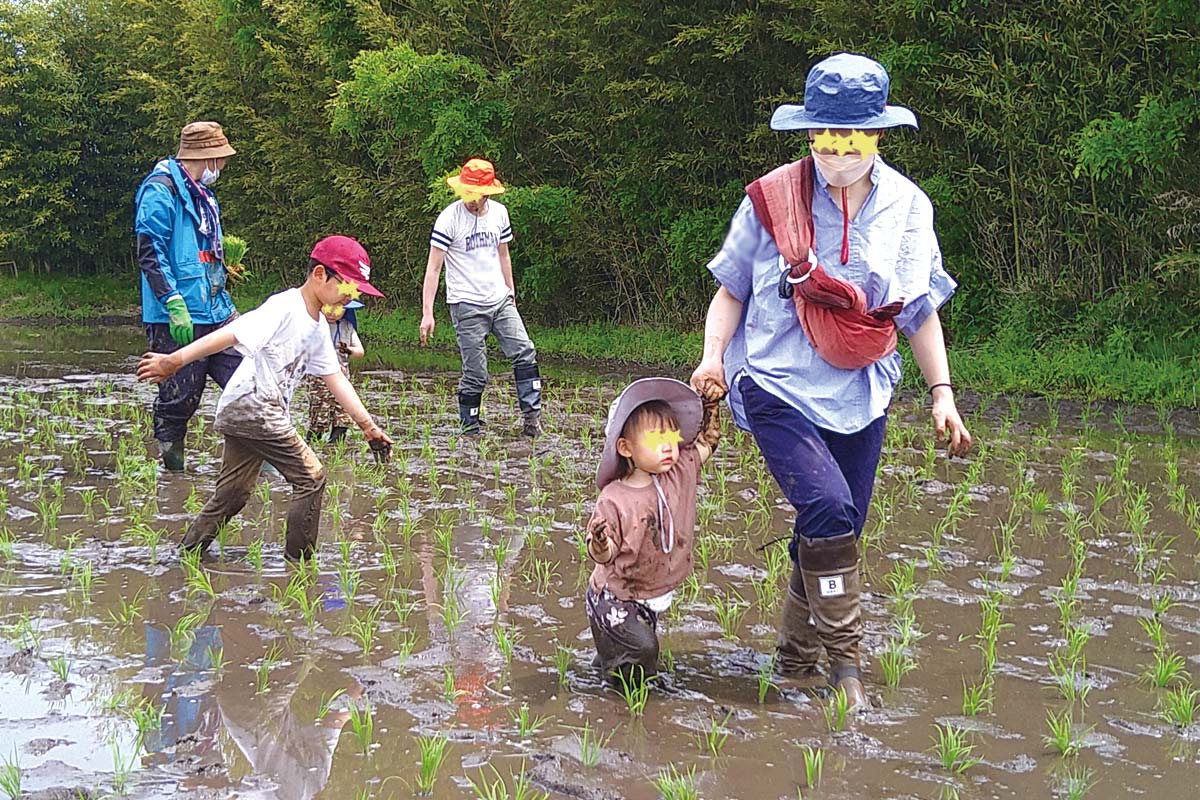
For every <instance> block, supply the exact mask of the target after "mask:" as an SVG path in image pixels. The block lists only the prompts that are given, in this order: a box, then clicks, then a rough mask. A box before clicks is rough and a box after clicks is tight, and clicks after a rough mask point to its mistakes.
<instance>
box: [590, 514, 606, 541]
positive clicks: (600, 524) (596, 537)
mask: <svg viewBox="0 0 1200 800" xmlns="http://www.w3.org/2000/svg"><path fill="white" fill-rule="evenodd" d="M607 527H608V524H607V523H606V522H605V521H604V520H602V519H601V520H597V521H596V524H595V525H593V526H592V530H591V531H590V532H591V535H592V541H593V542H595V543H596V544H597V545H599V546H601V547H603V546H604V545H605V543H606V542H608V531H607V530H606V529H607Z"/></svg>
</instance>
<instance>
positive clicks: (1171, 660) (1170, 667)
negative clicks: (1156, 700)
mask: <svg viewBox="0 0 1200 800" xmlns="http://www.w3.org/2000/svg"><path fill="white" fill-rule="evenodd" d="M1159 630H1161V625H1160V626H1159ZM1187 677H1188V673H1187V661H1185V660H1184V658H1183V656H1181V655H1180V654H1179V653H1169V652H1167V651H1166V650H1164V649H1161V648H1160V649H1158V650H1156V651H1155V653H1154V663H1153V664H1150V665H1149V666H1147V667H1146V668H1145V669H1144V670H1143V671H1142V675H1141V679H1142V681H1144V682H1145V683H1148V684H1150V685H1151V686H1153V687H1154V688H1156V689H1165V688H1167V687H1169V686H1171V685H1172V684H1176V683H1180V682H1182V681H1186V680H1187Z"/></svg>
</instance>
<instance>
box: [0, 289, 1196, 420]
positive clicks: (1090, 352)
mask: <svg viewBox="0 0 1200 800" xmlns="http://www.w3.org/2000/svg"><path fill="white" fill-rule="evenodd" d="M275 290H276V289H272V288H269V287H266V286H264V285H262V284H255V283H249V284H247V285H245V286H240V287H237V288H236V289H235V291H234V297H235V300H236V302H237V304H238V306H239V307H240V308H242V309H250V308H254V307H256V306H257V305H258V304H259V303H261V302H262V301H263V300H264V299H265V298H266V297H267V296H268V295H269V294H270V293H271V292H272V291H275ZM137 292H138V288H137V283H136V281H135V280H132V279H131V278H126V277H124V276H121V277H116V276H87V277H74V276H47V277H42V276H20V277H17V278H13V277H11V276H2V277H0V319H6V320H13V321H15V320H46V321H51V320H63V321H74V322H80V321H86V320H93V319H108V318H116V319H128V320H129V321H130V322H131V323H135V324H136V322H137V319H138V315H139V313H140V312H139V300H138V294H137ZM414 297H415V295H414ZM419 323H420V315H419V313H417V311H416V309H415V308H414V309H404V310H396V311H384V312H382V313H378V312H376V313H372V312H370V311H368V313H365V314H361V315H360V331H361V333H362V337H363V340H364V342H365V343H366V345H367V347H368V349H370V347H371V346H372V344H375V345H377V346H383V347H412V346H414V345H415V343H416V342H417V329H418V325H419ZM437 323H438V324H437V329H436V330H435V332H434V337H433V343H432V344H433V347H435V348H437V349H439V350H446V351H449V352H452V353H453V352H454V351H455V343H454V329H453V328H452V327H451V325H450V321H449V319H448V318H447V315H446V313H445V309H444V308H443V309H439V310H438V319H437ZM528 327H529V333H530V335H531V336H532V337H533V340H534V343H535V344H536V345H537V349H538V352H539V353H540V354H541V355H542V356H545V357H548V358H553V359H559V360H565V361H581V362H594V363H608V364H612V363H619V364H628V365H638V366H649V367H655V366H661V367H671V368H673V369H676V370H679V369H687V368H690V367H691V366H693V365H694V364H695V362H696V360H697V358H698V357H699V354H700V351H701V340H702V332H701V331H700V330H699V329H696V330H692V331H679V330H665V329H658V328H653V327H648V326H642V327H634V326H626V325H613V324H607V323H590V324H582V325H571V326H565V327H543V326H540V325H536V324H532V323H531V324H529V325H528ZM901 348H902V350H903V352H904V357H905V359H904V379H903V383H902V386H903V387H904V388H907V389H915V390H919V389H920V387H921V385H922V381H921V376H920V373H919V372H918V370H917V367H916V363H915V362H914V361H913V359H912V356H911V354H910V353H909V352H908V351H907V345H906V344H904V343H903V340H902V344H901ZM950 365H951V373H952V374H953V376H954V382H955V384H956V385H957V386H958V387H959V388H960V389H970V390H972V391H974V392H978V393H980V394H984V395H988V394H1021V395H1039V396H1044V397H1054V398H1062V399H1078V400H1095V401H1102V400H1107V401H1113V402H1118V403H1133V404H1138V405H1148V406H1153V407H1155V408H1159V409H1163V408H1181V407H1182V408H1197V407H1200V357H1198V356H1197V355H1196V354H1191V355H1189V356H1176V357H1156V356H1147V355H1142V354H1138V353H1136V352H1133V353H1131V352H1129V351H1128V350H1125V351H1123V352H1108V351H1106V350H1105V349H1104V348H1097V347H1094V346H1090V345H1088V344H1085V343H1080V342H1070V341H1064V342H1061V343H1058V344H1056V345H1054V346H1042V347H1036V348H1035V347H1029V348H1021V347H1019V346H1015V345H1013V344H1012V343H1011V342H1000V341H988V340H982V341H976V342H970V343H967V344H960V345H957V346H954V347H952V348H951V349H950Z"/></svg>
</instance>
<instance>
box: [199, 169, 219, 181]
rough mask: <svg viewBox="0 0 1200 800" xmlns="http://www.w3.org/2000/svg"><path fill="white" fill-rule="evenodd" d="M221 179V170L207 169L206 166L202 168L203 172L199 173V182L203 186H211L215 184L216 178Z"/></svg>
mask: <svg viewBox="0 0 1200 800" xmlns="http://www.w3.org/2000/svg"><path fill="white" fill-rule="evenodd" d="M219 177H221V169H220V167H218V168H217V169H209V168H208V166H207V165H205V167H204V172H202V173H200V182H201V183H202V184H204V185H205V186H212V185H213V184H214V183H216V182H217V178H219Z"/></svg>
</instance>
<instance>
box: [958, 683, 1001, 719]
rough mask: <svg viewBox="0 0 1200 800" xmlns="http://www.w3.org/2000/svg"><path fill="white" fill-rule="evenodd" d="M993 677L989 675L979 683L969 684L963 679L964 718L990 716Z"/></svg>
mask: <svg viewBox="0 0 1200 800" xmlns="http://www.w3.org/2000/svg"><path fill="white" fill-rule="evenodd" d="M992 686H993V682H992V676H991V675H988V676H987V677H985V678H984V679H983V680H981V681H980V682H979V683H967V680H966V678H963V701H962V712H963V716H966V717H974V716H978V715H979V714H990V713H991V711H992V700H993V695H992Z"/></svg>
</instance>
